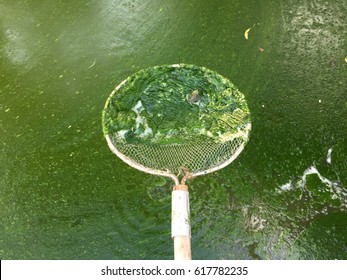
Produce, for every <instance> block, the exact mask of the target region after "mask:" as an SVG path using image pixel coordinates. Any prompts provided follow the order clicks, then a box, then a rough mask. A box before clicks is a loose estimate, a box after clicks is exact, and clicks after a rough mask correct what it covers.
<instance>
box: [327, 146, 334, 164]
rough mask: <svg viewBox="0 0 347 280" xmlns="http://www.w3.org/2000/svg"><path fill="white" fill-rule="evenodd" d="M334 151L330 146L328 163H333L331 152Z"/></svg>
mask: <svg viewBox="0 0 347 280" xmlns="http://www.w3.org/2000/svg"><path fill="white" fill-rule="evenodd" d="M332 151H333V149H332V148H330V149H329V150H328V154H327V160H326V161H327V163H328V164H331V153H332Z"/></svg>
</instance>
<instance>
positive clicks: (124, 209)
mask: <svg viewBox="0 0 347 280" xmlns="http://www.w3.org/2000/svg"><path fill="white" fill-rule="evenodd" d="M346 12H347V11H346V5H345V1H343V0H334V1H323V0H314V1H309V0H302V1H294V0H293V1H292V0H291V1H255V0H254V1H251V0H247V1H241V0H237V1H236V0H235V1H233V0H231V1H207V0H206V1H201V0H199V1H198V0H192V1H159V0H154V1H111V0H98V1H96V0H94V1H92V0H91V1H67V0H56V1H34V0H27V1H21V0H18V1H12V0H0V151H1V153H0V258H1V259H172V258H173V248H172V247H173V245H172V240H171V237H170V236H171V235H170V231H171V228H170V226H171V187H172V184H173V183H172V181H170V180H169V179H166V178H161V177H156V176H152V175H149V174H145V173H141V172H140V171H137V170H135V169H132V168H131V167H129V166H128V165H126V164H124V163H123V162H122V161H121V160H120V159H118V158H117V157H116V156H115V155H113V154H112V153H111V151H110V150H109V148H108V146H107V144H106V141H105V139H104V137H103V132H102V125H101V113H102V109H103V107H104V105H105V102H106V99H107V97H108V96H109V94H110V93H111V91H112V90H113V89H114V87H115V85H117V84H119V83H120V82H121V81H122V80H124V79H125V78H127V77H128V76H130V75H132V74H134V73H135V72H137V71H139V70H141V69H144V68H148V67H152V66H155V65H163V64H174V63H187V64H194V65H198V66H204V67H207V68H209V69H211V70H214V71H216V72H218V73H220V74H221V75H223V76H224V77H226V78H228V79H229V80H230V81H231V82H232V83H233V84H235V85H236V87H237V88H238V89H239V90H240V91H241V92H242V93H243V94H244V95H245V98H246V100H247V103H248V106H249V109H250V112H251V115H252V132H251V135H250V139H249V142H248V144H247V146H246V148H245V150H244V151H243V152H242V154H241V155H240V156H239V157H238V158H237V159H236V160H235V161H234V162H233V163H232V164H231V165H230V166H228V167H226V168H224V169H222V170H220V171H218V172H216V173H213V174H209V175H206V176H201V177H198V178H196V179H194V180H190V181H188V184H189V187H190V200H191V220H192V252H193V258H194V259H347V187H346V184H347V171H346V166H347V157H346V154H347V144H346V138H347V135H346V134H347V97H346V89H347V83H346V81H347V80H346V67H347V63H346V62H345V57H346V56H347V48H346V35H345V34H346V17H345V15H346ZM248 28H251V29H250V31H249V33H248V40H247V39H246V38H245V36H244V33H245V31H246V30H247V29H248Z"/></svg>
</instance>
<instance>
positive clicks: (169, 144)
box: [103, 64, 251, 178]
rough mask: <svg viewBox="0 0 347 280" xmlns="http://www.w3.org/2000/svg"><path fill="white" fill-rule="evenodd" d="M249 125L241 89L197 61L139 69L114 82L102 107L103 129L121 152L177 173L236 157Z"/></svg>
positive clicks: (141, 165)
mask: <svg viewBox="0 0 347 280" xmlns="http://www.w3.org/2000/svg"><path fill="white" fill-rule="evenodd" d="M250 129H251V119H250V113H249V109H248V106H247V103H246V101H245V98H244V96H243V94H242V93H241V92H240V91H239V90H238V89H237V88H236V87H235V86H234V85H233V84H232V83H231V82H230V81H229V80H227V79H226V78H224V77H222V76H221V75H219V74H218V73H216V72H214V71H211V70H209V69H206V68H204V67H197V66H194V65H185V64H176V65H164V66H157V67H152V68H148V69H145V70H142V71H139V72H138V73H136V74H134V75H132V76H130V77H129V78H127V79H126V80H124V81H123V82H122V83H121V84H119V85H118V86H117V87H116V88H115V90H114V91H113V92H112V93H111V95H110V97H109V98H108V100H107V102H106V105H105V108H104V111H103V132H104V135H105V136H106V139H107V141H108V144H109V146H110V148H111V149H112V151H113V152H115V153H116V154H117V156H119V157H120V158H121V159H123V160H124V161H125V162H126V163H128V164H130V165H131V166H133V167H135V168H138V169H140V170H142V171H145V172H149V173H152V174H157V175H164V176H171V177H172V176H174V177H177V178H178V177H179V176H186V177H187V178H193V177H196V176H198V175H202V174H206V173H209V172H212V171H215V170H218V169H220V168H222V167H224V166H226V165H227V164H229V163H230V162H232V161H233V160H234V159H235V158H236V157H237V156H238V155H239V153H240V152H241V151H242V149H243V147H244V145H245V144H246V143H247V141H248V137H249V131H250Z"/></svg>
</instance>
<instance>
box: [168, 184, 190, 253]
mask: <svg viewBox="0 0 347 280" xmlns="http://www.w3.org/2000/svg"><path fill="white" fill-rule="evenodd" d="M171 205H172V214H171V215H172V218H171V235H172V238H173V241H174V259H175V260H191V259H192V252H191V246H190V238H191V227H190V217H189V216H190V205H189V192H188V186H187V185H176V186H174V187H173V191H172V204H171Z"/></svg>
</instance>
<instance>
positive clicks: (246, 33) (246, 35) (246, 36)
mask: <svg viewBox="0 0 347 280" xmlns="http://www.w3.org/2000/svg"><path fill="white" fill-rule="evenodd" d="M251 29H252V28H248V29H247V30H246V31H245V34H244V36H245V38H246V40H248V32H249V31H250V30H251Z"/></svg>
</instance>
